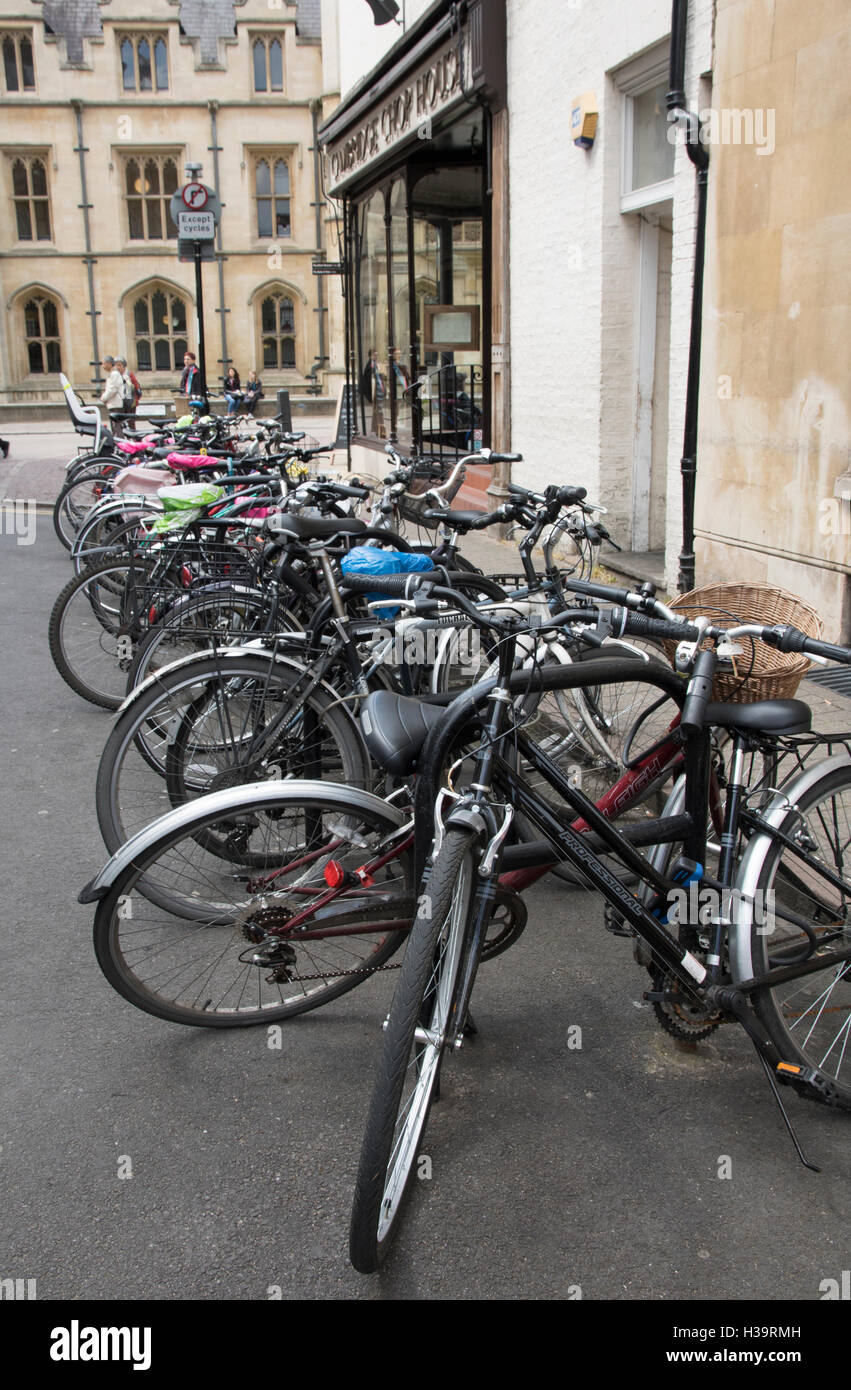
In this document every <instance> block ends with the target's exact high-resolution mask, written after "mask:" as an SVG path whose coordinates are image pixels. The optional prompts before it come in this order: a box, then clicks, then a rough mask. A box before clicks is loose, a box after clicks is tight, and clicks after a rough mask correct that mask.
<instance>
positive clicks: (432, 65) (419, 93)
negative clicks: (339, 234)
mask: <svg viewBox="0 0 851 1390" xmlns="http://www.w3.org/2000/svg"><path fill="white" fill-rule="evenodd" d="M468 55H469V45H468V44H465V46H464V57H463V60H462V61H463V62H464V65H465V67H466V66H467V64H468V61H469V58H468ZM469 82H470V75H469V72H465V73H464V82H463V84H462V81H461V68H460V64H459V59H458V45H457V42H455V41H453V42H452V43H451V44H448V45H447V46H446V47H445V48H442V49H441V50H440V51H439V52H438V53H437V54H436V55H435V56H434V57H432V58H430V59H429V61H428V63H427V64H425V66H424V67H422V68H420V70H419V71H418V72H416V73H415V74H414V75H413V76H411V77H409V78H408V79H407V80H406V81H405V82H402V83H400V84H399V86H398V87H396V88H394V90H393V91H392V92H391V93H390V95H389V96H388V97H387V99H386V100H385V101H383V102H382V103H381V106H380V107H378V108H376V109H374V110H373V111H371V112H370V113H369V114H368V115H367V116H366V117H365V118H364V120H363V121H361V123H360V125H359V126H358V127H357V129H355V130H352V131H350V132H349V133H348V134H346V135H344V136H343V137H342V138H341V139H340V140H336V141H335V142H334V143H333V144H331V145H329V146H328V167H329V170H330V174H331V178H330V183H329V192H331V193H333V192H335V191H336V190H337V189H338V188H339V187H341V186H342V185H343V184H344V183H346V182H348V180H349V179H350V178H351V177H352V175H354V174H359V173H361V172H362V171H363V170H364V169H367V168H368V167H369V165H370V164H372V163H373V162H374V161H375V160H376V159H379V158H381V156H382V155H385V154H386V153H387V152H388V150H391V149H393V147H394V146H395V145H398V144H399V143H400V142H401V141H402V140H404V139H406V138H407V137H408V136H410V135H412V134H414V133H415V132H416V133H417V134H418V135H420V137H421V138H422V139H429V138H430V137H431V128H430V122H431V119H432V117H433V116H437V115H439V114H440V113H441V112H442V111H444V110H445V109H446V107H448V106H451V105H452V103H453V102H454V101H455V100H456V99H457V98H458V97H460V96H461V95H462V94H463V90H464V88H465V87H468V86H469Z"/></svg>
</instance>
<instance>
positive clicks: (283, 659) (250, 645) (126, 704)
mask: <svg viewBox="0 0 851 1390" xmlns="http://www.w3.org/2000/svg"><path fill="white" fill-rule="evenodd" d="M198 592H199V593H201V592H205V591H202V590H200V589H199V590H198ZM228 592H229V593H231V594H232V593H236V592H238V591H237V590H236V589H235V588H234V586H233V585H228ZM244 592H246V593H251V594H256V593H257V592H258V590H257V589H247V590H245V591H244ZM291 637H292V638H294V639H295V641H299V640H300V641H302V642H303V641H305V637H304V635H303V634H302V633H300V632H288V633H287V640H289V638H291ZM271 655H272V653H271V652H270V651H269V648H268V646H266V645H265V638H264V637H263V636H260V637H257V638H255V639H254V641H253V642H245V643H243V644H242V645H241V646H239V647H211V648H210V649H209V651H203V652H200V653H199V652H189V654H188V655H187V656H179V657H178V658H177V660H176V661H170V662H169V663H168V665H167V666H159V667H157V669H156V671H153V672H152V673H151V675H150V676H146V677H145V679H144V680H143V681H142V682H141V683H140V684H139V685H136V686H134V687H133V689H132V690H131V691H130V694H129V695H125V697H124V701H123V703H122V704H121V705H119V707H118V709H117V710H116V711H115V717H116V719H117V718H118V717H119V715H122V714H123V713H124V711H125V710H128V709H129V708H130V706H131V705H132V704H134V703H135V702H136V700H137V699H138V698H139V696H140V695H141V694H143V693H144V691H146V690H148V689H150V687H151V686H152V685H155V684H156V683H157V682H158V681H160V680H162V678H163V676H166V675H171V672H172V671H179V670H180V668H181V667H182V666H188V665H189V663H190V662H192V661H201V660H207V659H209V658H210V657H213V656H219V657H235V656H271ZM275 661H276V662H278V663H280V665H282V666H291V667H292V668H293V669H294V670H297V671H298V672H299V673H302V672H303V671H304V667H303V666H302V664H301V663H300V662H298V661H295V660H293V658H292V657H287V656H284V655H283V654H282V653H281V652H278V653H276V655H275ZM319 685H320V687H321V688H322V689H323V690H324V691H325V693H326V695H331V696H332V697H333V698H334V699H335V700H338V699H339V698H340V697H339V693H338V691H336V690H335V689H334V688H333V686H331V685H328V683H327V682H326V681H320V682H319Z"/></svg>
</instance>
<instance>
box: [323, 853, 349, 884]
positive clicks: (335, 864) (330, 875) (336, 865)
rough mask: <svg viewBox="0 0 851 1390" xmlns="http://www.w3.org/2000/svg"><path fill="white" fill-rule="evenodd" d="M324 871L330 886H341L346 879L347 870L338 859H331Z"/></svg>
mask: <svg viewBox="0 0 851 1390" xmlns="http://www.w3.org/2000/svg"><path fill="white" fill-rule="evenodd" d="M323 873H324V877H325V882H326V883H327V884H328V887H329V888H339V887H340V885H341V884H343V883H345V881H346V871H345V869H344V868H343V866H342V864H341V863H340V862H339V860H338V859H329V860H328V863H327V864H326V865H325V868H324V870H323Z"/></svg>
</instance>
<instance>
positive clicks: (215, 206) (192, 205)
mask: <svg viewBox="0 0 851 1390" xmlns="http://www.w3.org/2000/svg"><path fill="white" fill-rule="evenodd" d="M200 175H201V165H200V164H187V166H186V177H187V180H188V182H187V183H185V184H184V185H183V187H182V188H179V189H178V190H177V192H176V193H174V194H172V199H171V203H170V205H169V210H170V212H171V216H172V220H173V221H174V222H175V223H176V224H177V259H178V260H179V261H183V262H187V261H192V262H193V263H194V265H195V303H196V305H197V308H198V365H199V368H200V372H201V389H200V391H199V392H198V394H199V395H200V396H203V398H204V406H205V408H206V407H207V405H208V399H207V354H206V350H205V347H204V295H203V289H202V284H201V262H202V261H212V260H215V252H214V250H213V243H214V242H215V239H216V227H217V226H218V223H219V218H220V217H221V212H222V207H221V203H220V202H219V199H218V196H217V194H216V192H215V189H212V188H208V187H207V186H206V184H203V183H200V182H199V178H200Z"/></svg>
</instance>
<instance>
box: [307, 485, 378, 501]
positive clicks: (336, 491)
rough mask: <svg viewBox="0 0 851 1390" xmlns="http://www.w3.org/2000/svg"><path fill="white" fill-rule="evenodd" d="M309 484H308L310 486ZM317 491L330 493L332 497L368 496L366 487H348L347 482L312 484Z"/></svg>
mask: <svg viewBox="0 0 851 1390" xmlns="http://www.w3.org/2000/svg"><path fill="white" fill-rule="evenodd" d="M310 486H311V484H308V487H310ZM313 486H314V487H316V488H317V490H318V491H321V492H328V493H331V494H332V495H333V496H334V497H360V498H364V497H368V496H369V488H368V487H349V485H348V484H347V483H319V484H314V485H313Z"/></svg>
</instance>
